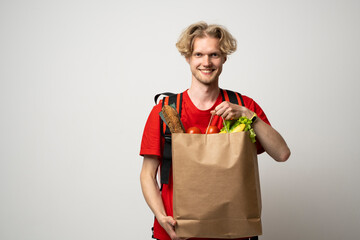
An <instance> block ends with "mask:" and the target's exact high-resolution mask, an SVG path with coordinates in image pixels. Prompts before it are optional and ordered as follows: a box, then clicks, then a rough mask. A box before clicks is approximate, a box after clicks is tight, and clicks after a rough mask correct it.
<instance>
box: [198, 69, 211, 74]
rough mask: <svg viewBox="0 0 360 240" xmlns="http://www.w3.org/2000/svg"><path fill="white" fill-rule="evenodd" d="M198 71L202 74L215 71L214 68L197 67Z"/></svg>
mask: <svg viewBox="0 0 360 240" xmlns="http://www.w3.org/2000/svg"><path fill="white" fill-rule="evenodd" d="M199 71H200V72H201V73H202V74H205V75H210V74H211V73H213V72H214V71H215V69H199Z"/></svg>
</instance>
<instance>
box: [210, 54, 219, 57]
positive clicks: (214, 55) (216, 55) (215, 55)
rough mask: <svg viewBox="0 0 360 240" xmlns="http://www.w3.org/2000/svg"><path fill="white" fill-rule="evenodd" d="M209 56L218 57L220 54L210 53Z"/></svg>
mask: <svg viewBox="0 0 360 240" xmlns="http://www.w3.org/2000/svg"><path fill="white" fill-rule="evenodd" d="M210 56H211V57H213V58H218V57H220V54H218V53H212V54H211V55H210Z"/></svg>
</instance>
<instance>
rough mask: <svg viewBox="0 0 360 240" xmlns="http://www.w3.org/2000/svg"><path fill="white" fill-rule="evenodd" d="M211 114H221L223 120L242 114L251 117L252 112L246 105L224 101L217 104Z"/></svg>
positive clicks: (241, 115) (235, 117)
mask: <svg viewBox="0 0 360 240" xmlns="http://www.w3.org/2000/svg"><path fill="white" fill-rule="evenodd" d="M211 114H216V115H218V116H221V117H223V118H224V119H225V120H233V119H238V118H240V117H243V116H245V117H247V118H251V117H252V115H253V114H254V113H253V112H252V111H250V110H249V109H247V108H246V107H243V106H240V105H237V104H233V103H230V102H226V101H224V102H222V103H220V104H219V105H217V106H216V108H215V109H214V110H213V111H211Z"/></svg>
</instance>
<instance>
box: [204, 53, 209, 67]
mask: <svg viewBox="0 0 360 240" xmlns="http://www.w3.org/2000/svg"><path fill="white" fill-rule="evenodd" d="M203 66H211V59H210V57H209V56H208V55H204V57H203Z"/></svg>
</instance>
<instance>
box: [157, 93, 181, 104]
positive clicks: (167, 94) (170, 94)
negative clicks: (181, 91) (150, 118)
mask: <svg viewBox="0 0 360 240" xmlns="http://www.w3.org/2000/svg"><path fill="white" fill-rule="evenodd" d="M161 95H165V96H173V95H176V93H172V92H164V93H158V94H156V95H155V97H154V101H155V104H157V101H158V99H159V97H160V96H161Z"/></svg>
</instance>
